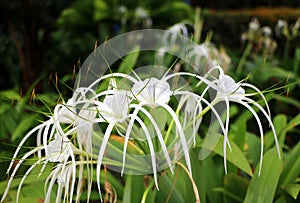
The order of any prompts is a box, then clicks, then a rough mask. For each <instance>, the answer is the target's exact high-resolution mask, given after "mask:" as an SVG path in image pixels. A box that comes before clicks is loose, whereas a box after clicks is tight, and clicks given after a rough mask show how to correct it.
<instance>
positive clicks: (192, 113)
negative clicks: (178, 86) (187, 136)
mask: <svg viewBox="0 0 300 203" xmlns="http://www.w3.org/2000/svg"><path fill="white" fill-rule="evenodd" d="M179 106H184V107H183V109H182V112H183V123H182V126H183V127H184V128H186V127H187V126H188V125H189V123H192V127H193V128H192V129H193V133H192V137H193V140H194V146H195V145H196V134H197V131H198V129H199V127H200V124H201V121H202V117H200V118H197V116H198V115H199V114H200V113H201V112H202V110H203V108H202V104H201V100H200V99H198V98H197V97H194V96H191V95H186V96H182V97H180V101H179Z"/></svg>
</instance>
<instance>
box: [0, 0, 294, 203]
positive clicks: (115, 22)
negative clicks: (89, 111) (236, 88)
mask: <svg viewBox="0 0 300 203" xmlns="http://www.w3.org/2000/svg"><path fill="white" fill-rule="evenodd" d="M241 2H242V3H241ZM196 6H200V7H201V14H200V16H201V20H203V27H201V28H202V32H201V33H202V35H201V42H203V41H204V40H205V39H207V38H209V37H210V36H211V39H210V40H211V41H212V42H213V43H215V45H216V47H217V48H221V47H224V49H225V50H226V52H227V54H228V55H229V56H230V58H231V63H230V66H229V68H228V73H229V74H230V75H232V76H233V77H234V78H235V79H236V80H241V79H245V78H247V80H248V81H249V82H250V83H253V84H255V85H256V86H258V87H259V88H260V89H262V90H272V91H266V97H267V99H268V101H269V103H270V108H271V112H272V114H273V121H274V124H275V127H276V130H277V133H278V137H279V140H280V146H281V147H282V150H283V160H277V157H276V156H275V155H274V151H273V149H272V147H273V145H274V143H273V141H272V134H271V132H269V133H267V135H266V137H265V148H266V150H265V158H264V166H266V168H264V171H263V172H262V175H261V177H257V168H256V165H257V162H258V156H257V151H259V139H258V137H257V136H255V134H256V133H257V132H256V130H255V129H256V127H253V126H255V123H254V122H253V121H252V117H251V114H250V113H249V112H242V113H240V112H239V110H238V108H237V107H232V109H231V113H232V115H231V116H232V120H233V121H234V123H233V125H232V127H231V129H230V138H231V140H232V142H233V143H234V146H236V148H237V149H238V152H240V153H237V157H238V159H239V160H244V159H245V160H246V161H247V163H248V166H244V165H243V162H242V161H238V162H235V161H234V157H231V158H230V157H228V159H229V161H230V162H231V163H232V164H231V166H230V167H231V169H230V171H229V174H228V175H225V174H224V170H223V163H222V148H221V147H222V146H221V145H220V146H219V145H218V147H217V148H216V149H213V151H214V152H215V154H214V155H212V156H210V157H209V158H207V159H206V160H204V161H198V157H197V154H198V151H197V150H199V148H198V147H200V146H198V147H196V148H195V149H193V150H191V154H192V155H191V156H192V159H193V160H194V161H193V163H194V164H193V168H194V171H197V173H194V174H193V178H194V180H195V182H196V183H195V184H196V185H197V187H198V190H199V194H200V197H201V202H243V201H244V202H276V203H283V202H299V200H300V195H299V191H300V179H299V175H300V157H299V154H300V143H299V136H300V129H299V127H298V125H299V124H300V114H299V110H300V95H299V94H298V93H299V91H300V89H299V81H300V36H299V35H300V30H298V33H297V34H296V36H295V37H294V38H288V37H286V36H283V35H275V31H274V30H275V26H276V23H277V21H278V20H279V19H284V20H286V21H288V23H289V26H291V25H292V24H293V23H295V22H296V21H297V19H298V17H300V3H299V2H298V1H292V0H281V1H274V0H260V1H237V0H230V1H199V2H198V1H193V0H191V1H180V0H175V1H173V0H166V1H157V0H155V1H141V0H140V1H130V0H125V1H121V0H112V1H105V0H76V1H71V0H62V1H61V0H44V1H37V0H24V1H19V0H10V1H1V3H0V16H1V17H0V59H1V60H0V67H1V74H0V156H1V158H0V162H1V163H0V170H1V171H6V168H7V166H8V163H9V161H10V157H11V156H12V153H13V149H14V148H15V147H16V145H17V144H18V142H19V141H20V139H21V138H22V136H23V135H24V134H25V133H26V132H27V131H28V130H29V129H30V128H32V127H33V126H35V125H36V124H37V123H39V122H40V121H41V120H43V119H44V118H45V117H46V116H47V115H48V114H50V113H51V112H52V109H53V107H54V106H55V104H57V103H58V102H60V101H61V100H62V98H68V97H69V96H70V95H71V94H72V90H71V89H70V88H68V87H72V83H73V82H74V79H75V78H76V72H77V71H78V69H79V68H80V64H82V62H83V61H84V60H85V58H86V57H87V56H88V55H89V54H90V53H91V51H92V50H93V49H94V47H95V44H96V43H97V44H98V45H99V44H101V43H102V42H104V41H105V40H106V39H109V38H112V37H114V36H116V35H118V34H120V33H123V32H127V31H131V30H135V29H141V28H150V27H151V28H163V29H166V28H168V27H170V26H171V25H173V24H175V23H179V22H183V23H186V24H190V25H193V21H194V16H195V12H194V9H195V7H196ZM266 6H267V7H266ZM138 8H140V10H138ZM141 9H142V11H143V12H144V13H143V15H141V13H139V12H138V11H141ZM253 17H256V18H258V20H259V22H260V24H261V26H269V27H270V28H271V29H272V30H273V35H272V39H273V40H275V41H276V42H277V48H276V50H275V51H274V52H273V53H272V54H266V53H265V52H264V50H263V49H255V47H257V46H258V43H257V42H256V41H251V40H249V39H248V40H246V41H242V40H241V34H242V33H243V32H247V30H248V24H249V22H250V21H251V19H253ZM287 44H288V45H289V46H288V48H287ZM285 50H287V51H285ZM266 128H267V124H266ZM253 129H254V130H253ZM248 167H250V172H249V168H248ZM251 170H252V171H251ZM245 171H246V172H245ZM253 171H255V173H254V175H251V174H252V172H253ZM198 172H199V173H198ZM166 173H167V175H162V176H161V179H160V183H159V184H160V185H161V188H160V191H156V190H155V189H151V188H150V187H147V184H146V181H145V179H149V180H150V183H151V177H150V176H149V177H148V176H147V177H142V176H128V177H124V178H123V179H121V178H120V177H119V176H115V175H114V174H110V183H111V184H112V185H113V187H114V188H115V192H116V193H117V194H118V200H119V202H121V201H122V200H123V202H139V201H140V200H141V198H142V196H143V195H144V194H145V191H147V192H148V193H147V195H148V196H147V202H166V201H169V202H176V201H177V202H182V201H181V200H185V201H186V202H192V201H194V200H195V198H194V196H193V193H192V192H191V191H193V190H192V184H191V182H189V181H187V180H188V179H189V177H187V175H186V173H185V172H184V171H183V169H182V168H181V167H180V166H178V168H176V172H175V175H171V174H169V172H166ZM0 180H1V181H2V182H1V183H0V194H2V192H3V190H4V187H5V184H6V180H7V175H6V174H4V173H1V174H0ZM31 181H33V182H34V180H31ZM137 183H140V184H137ZM16 184H17V183H16ZM27 184H28V187H27V188H24V191H25V192H24V198H28V197H29V196H30V198H33V199H34V200H35V201H36V199H41V198H42V197H43V195H42V191H40V190H37V189H33V188H32V184H30V182H28V183H27ZM140 185H142V186H143V187H140ZM26 191H30V193H27V194H26ZM257 194H262V195H261V196H259V195H257ZM96 198H97V196H95V199H96ZM260 198H262V199H260ZM264 198H266V199H264ZM83 199H84V197H83ZM13 201H14V200H13V199H12V202H13ZM95 201H96V200H95Z"/></svg>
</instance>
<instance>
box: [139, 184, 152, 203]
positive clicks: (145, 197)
mask: <svg viewBox="0 0 300 203" xmlns="http://www.w3.org/2000/svg"><path fill="white" fill-rule="evenodd" d="M153 186H154V180H152V181H151V183H150V184H149V185H148V187H147V189H146V190H145V192H144V194H143V197H142V201H141V203H146V200H147V196H148V194H149V192H150V191H151V189H152V188H153Z"/></svg>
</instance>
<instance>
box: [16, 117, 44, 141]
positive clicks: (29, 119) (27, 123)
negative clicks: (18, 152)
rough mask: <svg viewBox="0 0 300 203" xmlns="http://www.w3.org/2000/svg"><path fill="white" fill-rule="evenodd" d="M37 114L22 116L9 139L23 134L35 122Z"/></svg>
mask: <svg viewBox="0 0 300 203" xmlns="http://www.w3.org/2000/svg"><path fill="white" fill-rule="evenodd" d="M38 117H39V115H38V114H33V115H28V116H26V118H24V119H23V120H22V121H21V122H20V124H19V125H18V127H17V128H16V129H15V130H14V131H13V134H12V138H11V140H12V141H14V140H15V139H16V138H18V137H19V136H24V134H25V133H26V132H27V131H28V130H29V129H30V128H31V127H32V126H33V124H34V123H36V121H37V118H38Z"/></svg>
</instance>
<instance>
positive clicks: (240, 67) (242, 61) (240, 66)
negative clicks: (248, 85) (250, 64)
mask: <svg viewBox="0 0 300 203" xmlns="http://www.w3.org/2000/svg"><path fill="white" fill-rule="evenodd" d="M251 49H252V44H251V43H250V42H249V43H248V44H247V46H246V49H245V51H244V52H243V55H242V57H241V59H240V61H239V64H238V66H237V68H236V73H237V76H240V75H241V73H242V71H243V67H244V65H245V63H246V59H247V57H248V56H249V54H250V51H251Z"/></svg>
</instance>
